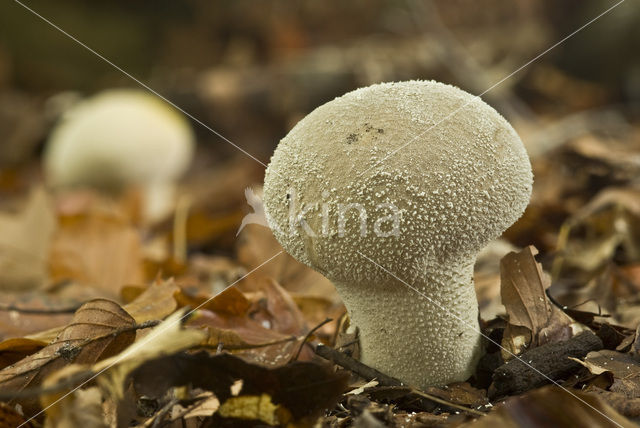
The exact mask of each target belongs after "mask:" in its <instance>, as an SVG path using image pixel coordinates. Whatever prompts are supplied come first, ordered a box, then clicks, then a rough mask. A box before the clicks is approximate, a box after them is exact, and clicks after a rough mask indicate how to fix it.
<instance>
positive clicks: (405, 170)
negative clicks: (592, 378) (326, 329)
mask: <svg viewBox="0 0 640 428" xmlns="http://www.w3.org/2000/svg"><path fill="white" fill-rule="evenodd" d="M531 187H532V173H531V165H530V162H529V159H528V157H527V153H526V151H525V149H524V147H523V144H522V142H521V140H520V138H519V137H518V135H517V134H516V132H515V131H514V129H513V128H512V127H511V126H510V125H509V123H508V122H507V121H506V120H505V119H504V118H503V117H502V116H500V114H498V113H497V112H496V111H495V110H494V109H493V108H491V107H490V106H489V105H487V104H485V103H484V102H483V101H482V100H481V99H480V98H478V97H474V96H472V95H470V94H468V93H466V92H464V91H462V90H460V89H458V88H456V87H453V86H449V85H445V84H442V83H437V82H433V81H431V82H428V81H411V82H400V83H383V84H378V85H373V86H370V87H366V88H361V89H358V90H356V91H353V92H350V93H348V94H346V95H343V96H341V97H339V98H336V99H335V100H333V101H331V102H329V103H327V104H324V105H322V106H320V107H318V108H317V109H315V110H314V111H313V112H311V113H310V114H309V115H307V116H306V117H305V118H304V119H302V120H301V121H300V122H299V123H298V124H297V125H296V126H295V127H294V128H293V129H292V130H291V132H289V134H288V135H287V136H286V137H285V138H284V139H283V140H282V141H281V142H280V144H279V145H278V147H277V149H276V151H275V153H274V154H273V157H272V158H271V163H270V164H269V167H268V168H267V171H266V174H265V182H264V204H265V212H266V215H267V219H268V221H269V224H270V226H271V228H272V229H273V231H274V233H275V236H276V238H277V239H278V241H279V242H280V243H281V244H282V246H283V247H284V248H285V249H286V250H287V251H288V252H289V253H290V254H291V255H293V256H294V257H295V258H296V259H298V260H300V261H301V262H303V263H305V264H307V265H308V266H310V267H312V268H314V269H316V270H317V271H319V272H320V273H322V274H324V275H325V276H326V277H327V278H329V279H330V280H332V281H333V283H334V284H335V286H336V288H337V289H338V292H339V293H340V296H341V297H342V299H343V301H344V302H345V304H346V306H347V309H348V311H349V314H350V316H351V319H352V321H353V322H354V323H355V325H356V326H357V327H359V329H360V340H361V345H362V358H363V361H364V362H365V363H367V364H369V365H371V366H373V367H375V368H376V369H378V370H381V371H383V372H385V373H387V374H389V375H392V376H395V377H397V378H399V379H401V380H403V381H405V382H408V383H410V384H413V385H416V386H418V387H426V386H430V385H444V384H448V383H450V382H455V381H463V380H465V379H467V378H468V377H469V376H471V375H472V374H473V372H474V370H475V366H476V363H477V361H478V358H479V357H480V355H481V353H482V346H481V336H480V333H479V325H478V304H477V299H476V296H475V291H474V287H473V265H474V261H475V258H476V255H477V253H478V252H479V251H480V250H481V249H482V248H483V247H484V246H485V245H486V244H487V243H488V242H489V241H490V240H492V239H495V238H496V237H498V236H499V235H500V234H501V233H502V232H503V231H504V230H505V229H506V228H507V227H508V226H509V225H511V224H512V223H513V222H514V221H515V220H517V219H518V218H519V217H520V215H521V214H522V212H523V211H524V209H525V207H526V206H527V204H528V202H529V197H530V194H531ZM385 218H386V220H385ZM381 219H382V220H384V221H380V220H381ZM363 220H364V221H363ZM391 220H393V221H391ZM394 221H395V223H394ZM372 223H373V224H372ZM363 224H364V226H365V227H364V228H363ZM372 226H373V227H372ZM394 228H395V230H394ZM377 264H379V265H380V266H382V267H383V268H384V269H382V268H380V267H379V266H377ZM389 272H391V273H392V274H393V275H392V274H390V273H389ZM394 276H396V277H397V278H400V279H401V280H402V281H400V280H398V279H397V278H396V277H394ZM403 281H404V282H406V283H408V284H409V285H411V287H413V288H415V290H417V291H418V292H419V293H421V294H422V295H424V296H427V297H426V298H425V297H423V296H421V295H420V294H419V293H416V291H415V290H412V289H411V288H409V287H407V286H406V285H405V284H404V283H403Z"/></svg>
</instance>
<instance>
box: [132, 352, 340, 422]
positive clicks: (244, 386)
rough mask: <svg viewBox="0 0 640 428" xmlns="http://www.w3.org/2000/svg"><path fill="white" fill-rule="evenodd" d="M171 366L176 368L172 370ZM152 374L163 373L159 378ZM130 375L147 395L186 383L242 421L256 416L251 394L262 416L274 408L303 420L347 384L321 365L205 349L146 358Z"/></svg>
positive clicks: (314, 414) (321, 408)
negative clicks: (274, 362)
mask: <svg viewBox="0 0 640 428" xmlns="http://www.w3.org/2000/svg"><path fill="white" fill-rule="evenodd" d="M176 367H179V368H180V369H179V370H176ZM157 373H164V374H165V375H164V376H162V377H159V376H157ZM132 377H133V379H134V384H135V389H136V391H138V393H139V394H144V395H147V396H150V397H158V396H162V395H163V394H164V393H165V391H166V390H167V389H168V388H170V387H173V386H181V385H187V384H190V385H192V386H193V387H195V388H202V389H204V390H207V391H211V392H213V394H214V395H215V396H216V398H217V399H218V400H219V401H220V403H221V405H220V410H222V409H226V411H227V413H225V414H226V415H228V417H240V418H241V419H246V418H247V417H248V415H255V414H256V413H251V412H250V411H251V409H252V408H253V409H255V406H256V405H257V404H258V403H257V402H256V400H257V398H256V397H261V398H259V399H258V401H260V400H264V402H263V404H264V406H265V407H264V409H265V410H266V409H269V412H267V414H266V415H267V416H270V417H274V418H275V417H277V416H276V415H275V413H276V412H277V411H278V408H279V409H280V412H284V411H285V410H286V412H289V413H290V414H291V415H292V416H293V419H294V420H296V421H303V420H304V421H307V423H311V422H312V421H313V420H314V419H315V417H317V416H318V415H319V414H320V412H322V411H324V409H327V408H331V406H332V405H333V404H334V403H335V402H336V400H337V398H338V397H339V396H340V394H342V392H344V391H345V389H346V387H347V384H346V381H347V377H346V376H345V375H344V374H339V373H334V372H333V371H332V370H331V368H330V366H328V365H325V364H319V363H316V362H306V361H305V362H302V361H296V362H293V363H289V364H287V365H285V366H282V367H277V368H265V367H262V366H259V365H256V364H251V363H248V362H246V361H244V360H243V359H241V358H239V357H236V356H233V355H229V354H218V355H213V356H211V355H209V354H207V353H206V352H199V353H197V354H186V353H182V354H176V355H170V356H166V357H162V358H158V359H156V360H152V361H149V362H147V363H145V364H144V365H142V366H140V367H139V368H138V369H137V370H136V371H135V372H134V373H133V374H132ZM239 380H240V381H241V383H239V385H240V386H241V387H240V388H239V391H237V390H234V389H233V388H232V385H234V384H238V381H239ZM229 400H231V401H229ZM261 402H262V401H261ZM251 403H253V404H251ZM268 403H271V404H268ZM258 408H259V406H258ZM278 414H279V415H282V413H278ZM263 422H264V420H263ZM285 422H286V421H285Z"/></svg>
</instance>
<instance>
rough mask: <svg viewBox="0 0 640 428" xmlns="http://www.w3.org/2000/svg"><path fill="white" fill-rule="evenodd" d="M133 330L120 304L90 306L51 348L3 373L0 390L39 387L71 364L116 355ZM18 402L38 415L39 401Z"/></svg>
mask: <svg viewBox="0 0 640 428" xmlns="http://www.w3.org/2000/svg"><path fill="white" fill-rule="evenodd" d="M134 326H135V320H134V319H133V318H131V316H129V314H127V313H126V312H125V311H124V309H122V308H121V307H120V306H119V305H118V304H117V303H115V302H112V301H109V300H106V299H96V300H92V301H90V302H87V303H85V304H84V305H82V306H81V307H80V308H79V309H78V310H77V311H76V313H75V315H74V317H73V319H72V320H71V323H70V324H69V325H67V326H66V327H65V328H64V330H62V332H61V333H60V335H59V336H58V337H57V338H56V339H55V340H54V341H53V342H52V343H51V344H49V345H47V346H46V347H44V348H42V349H41V350H40V351H38V352H36V353H35V354H31V355H29V356H28V357H26V358H23V359H22V360H20V361H19V362H17V363H16V364H15V365H13V366H8V367H5V368H4V369H3V370H0V388H2V389H3V390H16V391H20V390H22V389H24V388H26V387H36V386H39V385H40V384H41V383H42V380H43V379H44V378H45V377H46V376H47V375H49V374H51V373H53V372H55V371H57V370H59V369H60V368H62V367H65V366H67V365H69V364H71V363H76V364H91V363H94V362H96V361H98V360H101V359H104V358H107V357H110V356H112V355H115V354H117V353H119V352H120V351H121V350H122V349H124V348H126V347H127V346H129V344H131V343H132V342H133V341H134V339H135V336H136V332H135V330H134V328H133V327H134ZM17 401H18V402H19V403H20V404H21V405H22V406H23V408H24V410H25V412H26V413H35V412H36V411H37V408H38V407H37V406H38V404H37V400H34V399H24V400H17Z"/></svg>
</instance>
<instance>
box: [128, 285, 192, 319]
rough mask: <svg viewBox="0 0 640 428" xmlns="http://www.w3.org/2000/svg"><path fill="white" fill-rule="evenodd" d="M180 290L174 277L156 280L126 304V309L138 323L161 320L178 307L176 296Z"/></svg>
mask: <svg viewBox="0 0 640 428" xmlns="http://www.w3.org/2000/svg"><path fill="white" fill-rule="evenodd" d="M179 291H180V288H179V287H178V286H177V285H176V283H175V281H173V279H170V280H167V281H160V282H156V283H153V284H151V285H150V286H149V287H147V288H145V289H143V291H142V293H141V294H140V295H138V296H137V297H136V298H135V299H134V300H133V301H132V302H131V303H128V304H126V305H124V309H125V310H126V311H127V312H128V313H129V314H130V315H131V316H132V317H133V318H134V319H135V320H136V322H137V323H138V324H141V323H143V322H146V321H151V320H161V319H163V318H164V317H166V316H167V315H169V314H171V313H173V311H175V310H176V308H177V307H178V302H177V301H176V298H175V297H174V296H175V294H176V293H178V292H179Z"/></svg>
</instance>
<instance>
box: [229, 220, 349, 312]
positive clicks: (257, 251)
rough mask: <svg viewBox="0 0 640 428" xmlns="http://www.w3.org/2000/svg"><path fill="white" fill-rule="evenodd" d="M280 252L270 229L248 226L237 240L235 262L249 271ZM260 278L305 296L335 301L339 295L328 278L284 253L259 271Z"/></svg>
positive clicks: (253, 225)
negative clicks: (262, 277) (236, 258)
mask: <svg viewBox="0 0 640 428" xmlns="http://www.w3.org/2000/svg"><path fill="white" fill-rule="evenodd" d="M278 251H282V247H281V246H280V244H279V243H278V241H276V238H275V237H274V236H273V233H272V232H271V229H269V228H266V227H263V226H259V225H255V224H249V225H247V227H245V228H244V229H243V230H242V232H241V233H240V235H239V237H238V244H237V255H238V261H240V263H242V264H243V265H245V266H246V267H247V269H248V270H249V271H251V270H252V269H255V268H256V267H258V266H259V265H261V264H262V263H264V261H265V260H267V259H268V258H269V257H272V256H273V255H274V254H276V253H278ZM260 275H262V276H265V277H270V278H273V279H275V280H276V281H277V282H278V284H280V285H282V287H284V288H285V289H286V290H287V291H290V292H294V293H297V294H299V295H305V296H316V297H324V298H326V299H330V300H332V301H335V302H338V301H339V297H338V292H337V291H336V289H335V287H334V286H333V284H332V283H331V281H329V280H328V279H327V278H325V277H324V276H322V275H321V274H319V273H318V272H316V271H315V270H313V269H311V268H309V267H307V266H305V265H303V264H302V263H300V262H298V261H297V260H296V259H294V258H293V257H291V256H290V255H289V254H287V253H283V254H281V255H280V256H278V257H277V258H276V259H274V260H272V261H271V262H270V263H268V264H266V265H264V266H262V267H261V268H260Z"/></svg>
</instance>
